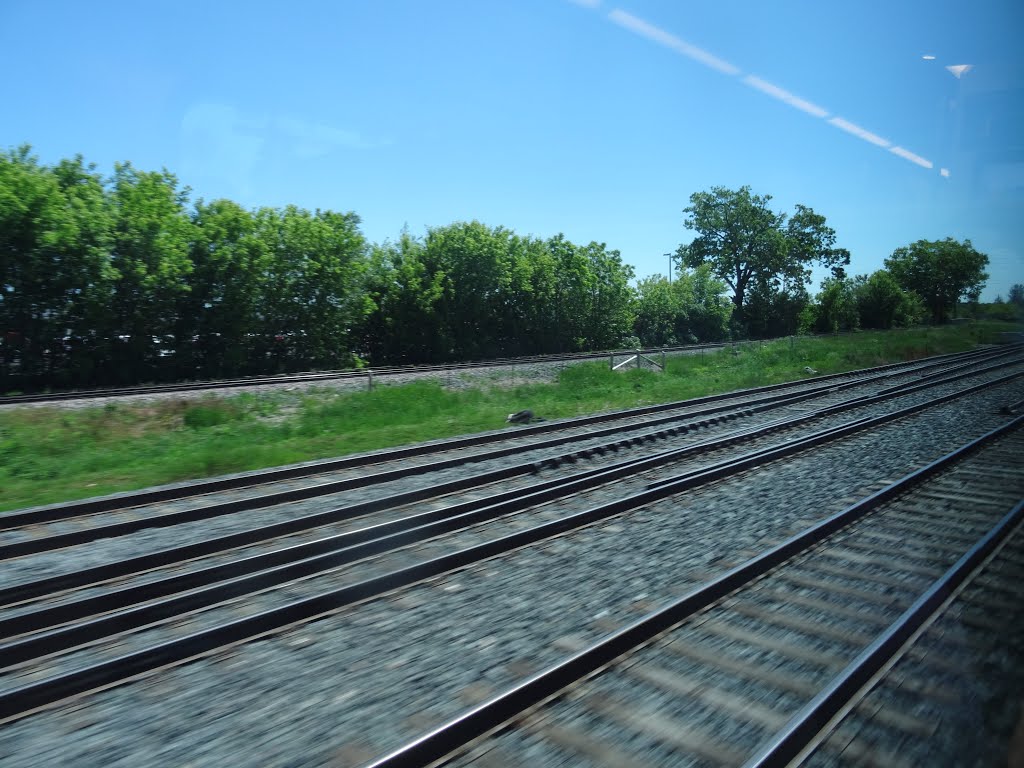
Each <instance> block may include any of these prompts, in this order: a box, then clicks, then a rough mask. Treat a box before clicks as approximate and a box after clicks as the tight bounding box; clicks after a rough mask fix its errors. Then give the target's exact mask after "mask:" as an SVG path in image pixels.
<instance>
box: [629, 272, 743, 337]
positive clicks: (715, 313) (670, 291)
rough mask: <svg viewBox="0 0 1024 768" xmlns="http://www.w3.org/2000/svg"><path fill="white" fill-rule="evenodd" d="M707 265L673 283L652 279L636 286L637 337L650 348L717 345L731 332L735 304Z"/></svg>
mask: <svg viewBox="0 0 1024 768" xmlns="http://www.w3.org/2000/svg"><path fill="white" fill-rule="evenodd" d="M724 292H725V284H724V283H723V282H722V281H721V280H718V279H716V278H714V277H713V276H712V275H711V270H710V268H709V267H708V266H707V265H704V266H702V267H698V268H697V269H695V270H692V271H690V270H684V271H683V272H681V273H680V274H679V275H678V277H677V279H676V280H675V281H674V282H671V283H670V282H669V281H668V280H667V279H666V278H665V277H663V276H662V275H652V276H651V277H647V278H644V279H643V280H640V281H639V282H638V283H637V287H636V304H635V308H634V316H635V321H634V326H633V328H634V333H635V334H636V336H637V337H638V338H639V339H640V340H641V342H642V343H643V344H644V345H647V346H662V345H669V344H690V343H696V342H698V341H718V340H720V339H723V338H725V337H726V336H727V335H728V332H729V317H730V314H731V313H732V303H731V302H730V301H729V300H728V299H727V298H725V297H724V296H723V295H722V294H723V293H724Z"/></svg>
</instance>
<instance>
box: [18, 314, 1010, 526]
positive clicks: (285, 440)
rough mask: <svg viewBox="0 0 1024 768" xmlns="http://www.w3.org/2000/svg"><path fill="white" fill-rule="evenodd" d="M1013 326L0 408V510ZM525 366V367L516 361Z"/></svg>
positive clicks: (741, 382)
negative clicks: (660, 363) (362, 384)
mask: <svg viewBox="0 0 1024 768" xmlns="http://www.w3.org/2000/svg"><path fill="white" fill-rule="evenodd" d="M1007 329H1012V326H1007V325H1005V324H1004V325H1000V324H994V323H989V324H981V323H979V324H976V325H972V326H967V327H960V328H953V327H948V328H941V329H920V330H912V331H896V332H889V333H860V334H854V335H851V336H842V337H834V338H832V337H828V338H794V339H789V340H782V341H776V342H771V343H765V344H762V343H759V342H752V343H744V344H741V345H737V346H736V347H727V348H725V349H723V350H720V351H718V352H715V353H704V354H699V355H689V356H679V357H671V358H669V359H668V361H667V369H666V371H665V372H664V373H654V372H652V371H645V370H631V371H625V372H612V371H610V370H609V365H608V363H607V362H603V363H602V362H595V363H586V364H581V365H574V366H569V367H567V368H565V369H564V370H563V371H562V372H561V374H560V376H559V380H558V382H557V383H554V384H519V385H515V386H510V387H503V386H499V385H498V384H497V383H496V382H491V383H490V384H487V385H483V386H481V387H478V388H472V389H455V390H451V389H446V388H445V387H443V386H442V385H441V384H440V383H437V382H428V381H419V382H415V383H412V384H407V385H403V386H383V387H379V388H378V389H376V390H374V391H372V392H348V393H344V392H342V393H339V392H337V391H334V390H329V389H321V390H311V391H307V392H305V393H302V394H294V393H293V394H281V393H275V394H244V395H235V396H228V397H207V398H203V399H199V400H188V401H186V400H163V401H159V402H156V403H150V404H145V405H125V404H109V405H104V406H97V407H93V408H85V409H80V410H65V409H60V408H49V407H47V408H11V409H6V410H3V411H0V510H10V509H15V508H20V507H24V506H29V505H37V504H49V503H53V502H57V501H65V500H71V499H76V498H82V497H85V496H94V495H100V494H106V493H112V492H115V491H123V490H129V489H133V488H141V487H145V486H148V485H155V484H160V483H169V482H175V481H181V480H186V479H191V478H200V477H208V476H211V475H217V474H224V473H229V472H239V471H244V470H251V469H258V468H261V467H268V466H275V465H279V464H287V463H292V462H299V461H307V460H310V459H316V458H324V457H328V456H338V455H342V454H346V453H353V452H358V451H367V450H373V449H376V448H384V447H388V446H392V445H399V444H402V443H408V442H415V441H420V440H429V439H436V438H442V437H448V436H451V435H458V434H464V433H469V432H477V431H481V430H488V429H499V428H502V427H504V426H505V424H504V419H505V415H506V414H508V413H510V412H512V411H517V410H520V409H523V408H530V409H532V410H533V411H534V412H535V413H536V414H538V415H539V416H543V417H546V418H560V417H567V416H575V415H580V414H585V413H594V412H599V411H607V410H613V409H619V408H628V407H632V406H637V405H646V404H651V403H661V402H670V401H673V400H684V399H687V398H690V397H697V396H700V395H704V394H713V393H717V392H727V391H730V390H734V389H740V388H746V387H754V386H761V385H765V384H774V383H778V382H782V381H790V380H793V379H800V378H806V377H808V376H809V375H810V374H807V373H805V371H804V368H805V367H809V368H812V369H814V370H816V371H818V372H819V373H822V374H824V373H839V372H842V371H846V370H851V369H854V368H862V367H867V366H874V365H882V364H885V363H889V362H896V361H900V360H912V359H917V358H920V357H925V356H927V355H934V354H942V353H946V352H958V351H963V350H966V349H969V348H971V347H972V346H974V345H975V344H976V343H979V342H987V341H991V340H992V339H994V338H995V336H996V334H998V332H999V331H1001V330H1007ZM513 373H514V372H513Z"/></svg>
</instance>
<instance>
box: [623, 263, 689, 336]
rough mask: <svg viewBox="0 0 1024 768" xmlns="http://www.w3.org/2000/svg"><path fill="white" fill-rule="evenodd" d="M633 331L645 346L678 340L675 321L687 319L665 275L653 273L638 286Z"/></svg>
mask: <svg viewBox="0 0 1024 768" xmlns="http://www.w3.org/2000/svg"><path fill="white" fill-rule="evenodd" d="M634 316H635V320H634V322H633V331H634V333H635V334H636V336H637V338H639V339H640V343H641V344H643V345H645V346H665V345H669V344H676V343H678V341H677V339H676V323H677V321H678V320H680V319H681V318H682V319H684V320H685V315H684V314H683V310H682V307H681V305H680V302H679V298H678V296H677V295H676V294H675V292H674V291H673V290H672V283H670V282H669V281H668V279H667V278H666V277H665V276H664V275H657V274H655V275H651V276H650V277H645V278H643V279H642V280H640V281H639V282H638V283H637V285H636V306H635V308H634Z"/></svg>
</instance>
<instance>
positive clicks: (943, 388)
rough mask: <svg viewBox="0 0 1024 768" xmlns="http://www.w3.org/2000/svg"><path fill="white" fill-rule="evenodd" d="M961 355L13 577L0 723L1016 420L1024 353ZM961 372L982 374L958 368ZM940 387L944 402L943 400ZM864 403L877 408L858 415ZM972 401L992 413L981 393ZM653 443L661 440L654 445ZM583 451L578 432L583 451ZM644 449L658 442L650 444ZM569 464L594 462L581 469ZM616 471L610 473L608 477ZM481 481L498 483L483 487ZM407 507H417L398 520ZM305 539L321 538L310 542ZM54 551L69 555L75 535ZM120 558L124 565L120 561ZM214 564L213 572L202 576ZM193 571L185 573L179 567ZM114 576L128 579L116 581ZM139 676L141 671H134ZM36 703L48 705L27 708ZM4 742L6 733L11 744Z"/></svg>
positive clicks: (3, 620) (0, 643)
mask: <svg viewBox="0 0 1024 768" xmlns="http://www.w3.org/2000/svg"><path fill="white" fill-rule="evenodd" d="M949 362H950V364H949V365H948V366H947V367H944V368H931V369H928V370H923V369H914V370H912V371H908V370H906V369H903V370H904V372H903V378H902V379H901V378H900V377H898V376H896V375H893V376H889V374H896V371H895V370H892V369H889V370H888V371H886V372H883V373H884V374H885V375H886V377H887V378H885V379H878V380H875V381H873V382H872V383H871V384H870V385H868V386H867V389H866V391H867V392H870V395H867V394H865V392H863V391H861V390H859V389H857V388H855V387H853V386H849V387H847V386H846V384H847V383H850V381H849V380H848V381H836V382H834V383H833V386H831V387H830V388H829V389H831V390H834V391H831V392H820V393H818V394H817V396H816V397H817V399H813V400H812V399H810V398H807V399H803V398H804V396H805V395H806V394H807V393H806V392H800V393H799V394H797V393H793V392H788V393H786V397H785V398H783V399H781V400H779V401H776V402H775V404H774V407H773V410H770V411H769V410H765V411H764V413H763V414H762V416H763V417H764V419H765V421H764V422H762V423H760V424H758V425H753V424H748V423H744V422H740V421H738V420H737V419H733V420H731V421H729V422H726V423H724V424H722V425H719V426H721V427H724V428H728V429H729V431H728V433H726V434H718V435H717V438H720V440H719V441H717V442H719V444H718V445H716V444H715V443H716V439H714V438H713V437H712V436H711V435H710V431H711V430H710V427H711V425H705V427H703V428H702V429H701V430H698V431H696V432H694V431H692V430H691V429H690V427H689V425H687V424H686V423H685V422H683V423H680V424H676V425H674V426H668V425H661V426H658V427H657V428H656V429H655V432H657V431H660V430H661V429H670V428H671V429H678V430H680V431H682V430H683V429H684V428H685V434H686V436H687V438H688V439H690V440H691V442H690V443H689V444H687V445H684V446H677V447H675V448H670V447H666V445H665V444H664V443H658V442H654V441H652V440H648V439H646V438H642V439H640V440H639V441H637V442H638V444H634V443H633V437H631V438H630V439H629V440H628V441H627V442H628V443H629V445H628V446H625V445H618V443H617V442H614V441H613V443H612V444H613V445H617V447H618V450H619V451H620V453H615V452H614V451H613V450H612V449H611V448H606V450H605V451H604V453H605V455H604V456H601V455H600V453H601V452H600V451H597V450H592V454H593V455H592V456H591V457H590V458H589V459H585V458H584V457H583V456H582V454H580V455H577V456H576V459H577V462H580V461H584V460H585V461H606V462H607V464H606V465H605V466H600V467H599V466H590V467H589V468H583V467H581V466H580V465H579V464H574V463H572V462H571V461H568V460H565V459H562V460H560V462H561V463H560V464H559V466H558V467H550V468H548V469H542V470H540V471H539V472H538V474H536V475H530V476H528V478H527V479H529V480H530V481H531V482H530V485H531V486H532V487H529V488H526V486H524V487H520V488H513V489H506V490H504V491H503V490H500V489H497V488H491V489H486V488H484V489H481V488H469V489H467V495H466V497H465V498H463V497H453V498H459V499H460V500H458V501H452V502H451V503H448V504H447V507H445V506H438V502H437V501H436V500H435V501H433V502H432V503H431V505H430V507H434V508H430V507H428V508H426V509H423V508H420V509H415V505H416V504H419V502H414V504H413V506H412V507H409V511H411V512H412V513H413V514H406V513H405V512H402V514H403V515H405V516H404V517H400V518H395V519H394V520H390V521H388V522H386V523H381V524H380V525H383V526H388V525H390V526H391V528H390V529H388V528H377V530H376V531H374V530H372V529H373V528H374V527H375V526H372V525H368V526H365V527H364V528H359V527H356V528H355V529H354V530H353V531H351V532H350V533H358V536H355V537H349V538H347V539H346V538H345V537H344V536H330V535H319V536H318V534H322V532H323V529H322V528H319V527H310V528H309V529H308V534H309V537H310V538H309V539H307V540H304V541H303V542H302V543H301V544H299V545H294V546H292V547H281V546H280V542H275V541H274V540H272V539H271V538H270V537H269V536H267V537H266V538H265V543H266V549H265V550H262V551H260V552H257V553H255V554H254V553H253V552H252V551H251V550H250V551H249V552H248V553H247V555H246V556H241V557H240V556H239V555H240V553H241V552H243V550H237V549H233V548H230V547H227V548H224V549H223V550H221V551H220V557H222V560H220V561H217V562H213V561H211V560H209V559H206V560H201V559H197V556H195V552H196V551H198V550H196V551H193V552H192V554H193V556H194V557H192V558H187V557H181V555H183V554H187V553H184V552H182V551H181V550H180V548H179V551H178V553H177V559H174V560H172V561H169V564H168V565H167V566H165V567H164V568H163V569H162V570H152V569H147V568H145V566H146V560H147V559H148V557H149V556H148V555H139V556H138V559H137V561H136V563H135V566H137V567H136V568H135V570H130V569H129V570H128V571H122V572H121V573H120V575H112V574H111V573H109V572H108V573H107V574H106V578H107V580H108V581H107V583H106V584H101V583H100V581H98V580H97V579H95V578H93V577H96V576H100V575H102V574H98V573H97V572H95V571H94V572H92V573H91V574H90V573H89V570H88V569H82V572H83V574H86V577H85V578H84V579H80V580H79V582H78V583H77V584H72V583H70V582H67V581H65V582H53V581H51V582H49V583H47V582H46V578H49V577H44V578H43V579H37V580H36V581H37V582H38V583H37V584H36V586H35V590H36V591H35V592H34V593H33V592H31V590H30V591H29V593H21V594H20V595H18V594H16V593H14V592H8V591H7V590H5V596H6V597H7V598H9V599H8V600H7V603H8V605H7V607H6V608H4V609H2V610H0V627H3V628H4V631H3V632H2V633H0V637H3V639H2V640H0V659H3V660H4V667H3V669H2V670H0V722H5V723H8V724H10V723H12V722H14V721H21V722H30V723H31V722H34V721H35V720H36V718H39V717H43V716H44V715H45V714H46V712H45V711H46V710H48V711H49V712H50V713H52V714H53V715H54V716H60V713H61V712H63V711H65V710H64V709H57V708H55V707H54V705H56V704H60V703H63V704H68V703H72V702H76V701H77V702H79V703H78V704H75V706H76V707H80V706H88V702H89V701H91V700H92V699H93V696H92V694H95V693H96V692H97V691H100V690H103V689H106V688H110V687H114V686H117V687H118V688H119V690H124V691H132V690H135V689H136V688H137V687H138V686H146V685H148V683H146V682H145V681H147V680H154V681H159V680H160V679H161V674H162V673H163V674H168V673H171V672H172V671H173V670H172V669H171V668H172V667H178V668H179V669H189V668H192V667H194V666H195V665H185V666H184V667H181V665H182V664H183V662H186V661H189V660H194V659H197V658H202V659H211V658H213V659H216V658H222V657H223V658H229V657H230V656H225V654H231V653H234V652H233V651H231V650H230V649H231V648H238V647H239V644H240V643H247V644H249V645H250V646H252V645H258V644H253V643H252V641H253V640H256V639H259V638H261V637H266V638H290V637H293V636H294V635H295V633H300V635H299V637H302V634H301V633H303V632H308V630H305V629H303V627H305V626H307V625H308V623H309V621H310V620H311V619H314V618H318V617H325V616H332V615H337V614H338V611H339V610H341V611H345V610H348V611H354V612H355V613H354V614H353V615H354V616H355V617H358V616H360V615H362V613H363V611H364V610H368V608H367V607H364V604H366V605H367V606H369V605H370V603H367V601H370V600H371V599H372V598H377V599H378V602H380V601H379V598H381V597H384V598H385V599H386V600H391V601H396V600H404V599H407V598H405V597H403V596H404V595H405V594H406V593H408V592H410V590H411V588H412V587H414V586H416V585H424V584H429V583H434V581H433V580H437V579H442V580H443V579H450V578H451V577H452V575H453V574H455V573H457V572H459V571H460V570H462V569H465V568H466V567H467V566H469V565H472V564H473V563H477V564H480V565H483V564H484V563H486V562H488V561H493V560H494V559H495V558H501V557H502V556H503V555H502V553H511V552H514V551H519V550H522V549H523V548H524V547H528V548H536V547H538V546H539V547H541V548H544V547H548V548H551V547H564V545H563V544H560V543H559V542H561V541H563V540H564V538H565V537H566V536H567V535H569V534H571V533H573V532H577V531H580V530H581V529H584V528H587V527H588V526H593V525H595V524H597V523H600V522H602V521H615V520H616V519H618V518H620V517H632V518H634V519H636V520H637V521H639V520H641V519H642V518H643V517H644V515H648V516H649V513H647V512H645V510H650V509H660V508H665V510H666V511H667V510H668V509H670V507H666V506H665V505H666V502H670V503H672V504H675V505H678V504H679V503H680V500H684V504H685V499H687V498H688V497H689V496H690V495H691V494H692V493H693V492H696V491H698V490H700V489H703V488H714V487H715V486H716V485H722V487H723V488H725V487H728V486H730V484H731V485H736V486H741V487H745V482H742V483H741V482H737V479H738V478H739V479H740V480H742V478H743V477H744V474H745V473H746V474H749V473H756V472H762V473H764V472H765V469H764V468H766V467H769V466H775V465H780V466H781V465H783V464H785V463H786V462H789V461H792V460H794V457H795V459H797V460H803V461H806V460H807V459H806V458H804V459H801V458H800V457H802V456H813V455H814V454H815V450H816V449H818V448H821V447H825V446H828V445H830V444H833V443H835V444H838V445H848V446H849V447H848V448H847V450H849V451H851V455H857V454H863V453H865V451H866V450H870V449H865V448H863V447H861V448H858V447H856V446H857V444H858V442H857V441H860V445H862V446H863V445H868V444H870V442H869V441H870V440H871V439H872V436H873V434H874V433H875V432H877V431H882V430H885V429H889V430H892V429H893V428H894V427H895V426H898V425H899V424H902V423H904V422H908V423H909V422H911V421H912V420H913V419H915V418H920V417H922V416H926V415H927V414H929V413H932V412H933V411H937V410H941V409H942V408H946V409H947V410H950V411H951V412H956V411H957V410H959V409H961V408H963V407H964V406H963V405H957V403H961V402H962V403H964V404H966V403H968V402H971V401H972V400H973V399H976V398H978V397H983V398H986V402H988V403H991V404H990V405H986V406H985V408H984V413H985V414H987V415H986V416H985V419H994V420H997V421H998V420H1002V421H1005V420H1006V419H1005V416H997V415H996V414H998V412H999V410H1000V407H1003V406H1005V405H1006V403H1008V402H1013V401H1016V400H1019V397H1020V393H1021V390H1020V387H1019V385H1018V384H1017V382H1018V380H1019V377H1020V371H1019V370H1018V369H1019V363H1016V362H1015V361H1014V358H1013V355H1012V354H1010V355H1007V356H1006V357H1004V358H986V357H981V356H979V357H975V358H970V359H960V360H956V361H953V360H950V361H949ZM956 375H966V376H967V377H968V378H965V379H962V380H960V381H957V379H955V378H953V377H954V376H956ZM862 383H863V382H862ZM957 393H959V395H958V394H957ZM997 393H998V394H997ZM1015 393H1016V394H1015ZM766 394H768V393H766ZM776 394H780V393H776ZM936 394H938V395H939V398H938V399H939V400H940V401H941V402H938V403H935V402H930V401H931V400H932V399H934V398H935V395H936ZM768 405H769V403H764V406H766V407H767V406H768ZM808 409H813V410H808ZM858 409H864V410H863V412H862V413H860V414H858V413H857V410H858ZM872 409H874V410H872ZM851 412H852V413H851ZM967 412H968V410H964V413H967ZM974 412H975V413H981V411H978V410H977V407H975V408H974ZM654 418H659V417H658V416H655V417H654ZM722 418H724V416H722ZM975 418H976V417H975ZM698 421H699V419H698ZM980 421H983V420H980ZM648 431H650V430H648ZM634 437H637V436H634ZM674 437H680V435H679V434H677V435H675V436H674ZM627 448H628V449H630V450H632V449H636V450H637V454H640V455H635V456H634V457H633V458H629V457H628V456H627V455H626V454H625V453H621V451H623V450H626V449H627ZM652 448H660V449H661V450H658V451H657V452H656V453H655V454H654V455H651V450H652ZM582 450H584V449H579V448H576V447H575V446H574V447H573V453H574V454H575V453H577V452H578V451H582ZM588 450H590V449H588ZM644 450H646V454H643V453H641V452H642V451H644ZM673 454H674V455H673ZM737 454H738V455H737ZM570 468H572V469H576V470H580V471H576V472H573V473H572V475H569V474H568V473H567V470H568V469H570ZM545 472H546V473H548V474H547V475H545ZM615 472H618V474H617V475H616V474H615ZM602 473H609V474H605V476H604V478H603V479H601V478H600V475H602ZM737 473H739V474H737ZM553 475H555V476H553ZM538 478H539V479H540V482H537V480H538ZM524 489H525V490H529V491H532V493H530V494H527V496H532V498H524ZM479 494H486V495H484V496H482V497H481V498H476V499H474V498H470V496H476V495H479ZM601 494H604V498H603V499H602V496H601ZM502 495H503V497H502ZM609 495H610V496H611V498H610V499H609ZM442 503H444V502H442ZM659 505H660V506H659ZM396 509H398V508H396ZM415 518H418V519H415ZM365 520H366V519H363V521H364V522H365ZM400 521H404V522H401V525H400V526H398V527H396V526H395V525H394V524H396V523H400ZM306 522H307V523H308V522H310V521H306ZM321 522H323V521H322V520H321ZM402 526H404V527H402ZM172 530H173V529H172ZM264 534H267V532H266V531H264ZM378 534H385V535H378ZM359 536H362V537H363V538H362V539H360V538H359ZM428 537H433V538H428ZM439 537H440V538H439ZM122 538H124V539H125V540H126V541H130V540H131V539H132V537H131V536H125V537H122ZM226 543H228V542H224V541H222V542H220V544H226ZM97 544H104V545H105V542H97ZM235 544H236V545H240V542H239V541H238V540H236V541H235ZM307 544H314V546H312V547H307V548H303V547H304V546H305V545H307ZM726 549H728V547H727V548H726ZM737 549H738V547H737ZM289 550H290V551H289ZM541 551H542V550H541ZM50 555H51V556H54V557H57V556H61V555H63V550H55V551H53V552H52V553H50ZM37 557H39V556H38V555H28V556H20V557H18V558H16V559H13V560H9V561H7V565H15V564H18V563H21V562H26V563H31V562H33V561H34V560H35V559H36V558H37ZM261 558H262V559H261ZM708 562H713V561H708ZM240 564H244V565H240ZM107 566H111V567H121V568H123V565H122V564H120V563H107V564H106V565H105V566H104V567H107ZM478 567H479V566H478ZM191 569H194V570H191ZM217 569H219V570H217ZM186 571H187V572H186ZM201 571H203V572H204V575H203V576H202V577H198V576H196V574H198V573H200V572H201ZM65 575H66V574H65ZM179 577H185V578H184V579H183V580H179V581H177V582H174V579H176V578H179ZM208 577H209V578H208ZM112 578H116V581H109V580H110V579H112ZM27 583H30V582H26V584H27ZM441 583H446V582H443V581H442V582H441ZM156 585H160V586H156ZM444 589H447V587H444ZM132 590H136V591H135V592H134V593H133V592H132ZM161 590H163V591H161ZM115 596H116V597H115ZM388 596H391V597H388ZM90 600H92V601H93V602H92V603H91V604H90V602H89V601H90ZM367 615H371V614H367ZM25 617H32V618H29V619H26V618H25ZM367 620H368V621H369V619H367ZM32 621H34V622H35V624H32V623H31V622H32ZM496 631H500V630H498V629H497V628H496ZM287 642H291V640H287ZM211 654H213V655H212V656H211ZM133 681H134V682H135V683H136V685H135V686H126V685H125V684H126V683H129V682H133ZM156 684H157V685H158V686H159V682H157V683H156ZM111 693H114V692H113V691H112V692H111ZM33 713H35V715H36V718H32V717H28V716H29V715H32V714H33ZM4 727H5V729H7V728H10V727H13V726H11V725H5V726H4ZM9 733H10V731H9ZM2 746H3V735H2V734H0V750H2ZM381 751H383V750H379V751H378V752H377V754H379V753H380V752H381ZM371 756H372V755H371ZM366 759H369V757H367V758H366ZM364 761H365V760H364ZM342 762H343V763H344V762H345V761H342Z"/></svg>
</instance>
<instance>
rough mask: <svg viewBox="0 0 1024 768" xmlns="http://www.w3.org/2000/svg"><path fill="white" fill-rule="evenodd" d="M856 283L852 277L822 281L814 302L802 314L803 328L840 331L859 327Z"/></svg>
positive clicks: (818, 330)
mask: <svg viewBox="0 0 1024 768" xmlns="http://www.w3.org/2000/svg"><path fill="white" fill-rule="evenodd" d="M858 319H859V318H858V315H857V298H856V290H855V283H854V281H853V280H851V279H850V278H843V277H831V278H826V279H825V280H824V281H822V284H821V291H820V292H819V293H818V295H817V296H816V297H815V301H814V304H812V305H810V306H809V307H808V311H805V312H804V313H803V315H802V316H801V325H802V328H801V330H812V331H816V332H818V333H838V332H839V331H852V330H854V329H855V328H857V324H858Z"/></svg>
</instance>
